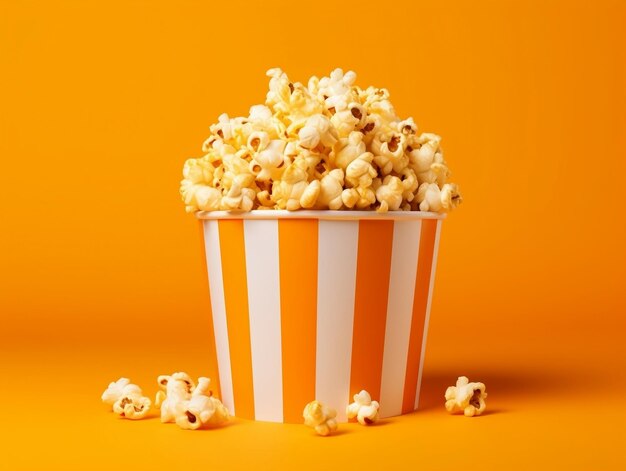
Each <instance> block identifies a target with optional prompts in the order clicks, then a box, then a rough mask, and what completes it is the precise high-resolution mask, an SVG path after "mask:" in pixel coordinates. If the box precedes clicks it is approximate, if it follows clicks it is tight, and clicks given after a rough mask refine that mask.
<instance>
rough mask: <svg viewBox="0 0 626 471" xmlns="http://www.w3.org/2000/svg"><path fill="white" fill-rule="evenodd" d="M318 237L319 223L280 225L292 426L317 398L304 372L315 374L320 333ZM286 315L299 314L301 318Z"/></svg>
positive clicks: (286, 405)
mask: <svg viewBox="0 0 626 471" xmlns="http://www.w3.org/2000/svg"><path fill="white" fill-rule="evenodd" d="M317 234H318V223H317V221H314V220H305V219H299V220H298V219H294V220H281V221H278V241H279V246H278V250H279V264H280V267H279V269H280V277H279V278H280V309H281V318H280V322H281V326H280V329H281V333H282V332H284V335H282V334H281V335H282V337H281V341H282V346H281V347H282V348H281V351H282V362H283V420H284V421H285V422H289V423H297V422H300V421H301V420H302V410H303V409H304V406H305V404H307V403H308V402H309V401H312V400H313V399H314V396H315V375H314V374H303V371H315V338H316V337H315V334H313V335H311V334H312V333H314V332H316V331H317V237H318V236H317ZM302 247H307V250H306V251H305V252H303V251H302ZM283 312H285V313H287V312H288V313H293V312H299V313H300V317H299V318H297V317H294V316H287V315H282V313H283Z"/></svg>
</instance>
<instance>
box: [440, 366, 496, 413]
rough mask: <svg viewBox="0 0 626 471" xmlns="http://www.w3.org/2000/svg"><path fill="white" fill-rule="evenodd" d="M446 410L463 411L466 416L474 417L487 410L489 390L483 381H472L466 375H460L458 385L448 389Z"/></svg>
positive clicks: (452, 411)
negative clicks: (487, 390) (486, 401)
mask: <svg viewBox="0 0 626 471" xmlns="http://www.w3.org/2000/svg"><path fill="white" fill-rule="evenodd" d="M445 398H446V410H447V411H448V412H450V413H451V414H454V413H455V412H461V411H462V412H463V414H464V415H465V416H466V417H474V416H476V415H480V414H482V413H483V412H484V411H485V408H486V407H487V405H486V404H485V399H486V398H487V392H486V388H485V385H484V384H483V383H470V382H469V379H467V377H466V376H460V377H459V378H458V379H457V381H456V386H450V387H449V388H448V389H446V394H445Z"/></svg>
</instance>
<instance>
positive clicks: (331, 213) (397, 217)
mask: <svg viewBox="0 0 626 471" xmlns="http://www.w3.org/2000/svg"><path fill="white" fill-rule="evenodd" d="M195 216H196V218H198V219H200V220H214V219H248V220H254V219H256V220H259V219H260V220H263V219H265V220H268V219H269V220H275V219H317V220H336V221H357V220H377V221H388V220H392V221H417V220H422V219H437V220H443V219H445V218H446V216H447V214H445V213H433V212H427V211H387V212H385V213H378V212H376V211H358V210H356V211H353V210H342V211H340V210H329V209H327V210H297V211H287V210H286V209H253V210H252V211H196V212H195Z"/></svg>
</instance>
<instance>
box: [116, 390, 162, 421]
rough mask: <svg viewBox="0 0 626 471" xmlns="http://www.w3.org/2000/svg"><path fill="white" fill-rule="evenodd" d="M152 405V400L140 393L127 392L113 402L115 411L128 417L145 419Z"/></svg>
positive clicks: (121, 415)
mask: <svg viewBox="0 0 626 471" xmlns="http://www.w3.org/2000/svg"><path fill="white" fill-rule="evenodd" d="M151 406H152V401H150V399H148V398H147V397H145V396H142V395H140V394H125V395H123V396H122V397H120V398H119V399H118V400H117V401H116V402H115V404H113V412H115V413H116V414H117V415H119V416H120V417H124V418H126V419H133V420H136V419H143V418H144V417H145V416H146V415H147V414H148V412H149V411H150V407H151Z"/></svg>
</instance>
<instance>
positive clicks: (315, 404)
mask: <svg viewBox="0 0 626 471" xmlns="http://www.w3.org/2000/svg"><path fill="white" fill-rule="evenodd" d="M336 415H337V412H336V411H335V410H334V409H331V408H329V407H326V406H325V405H323V404H322V403H321V402H319V401H312V402H309V403H308V404H307V405H306V406H305V407H304V411H303V412H302V417H304V425H306V426H308V427H313V428H314V429H315V431H316V432H317V433H318V434H319V435H322V436H326V435H329V434H330V433H332V432H334V431H335V430H337V421H336V420H335V416H336Z"/></svg>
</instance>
